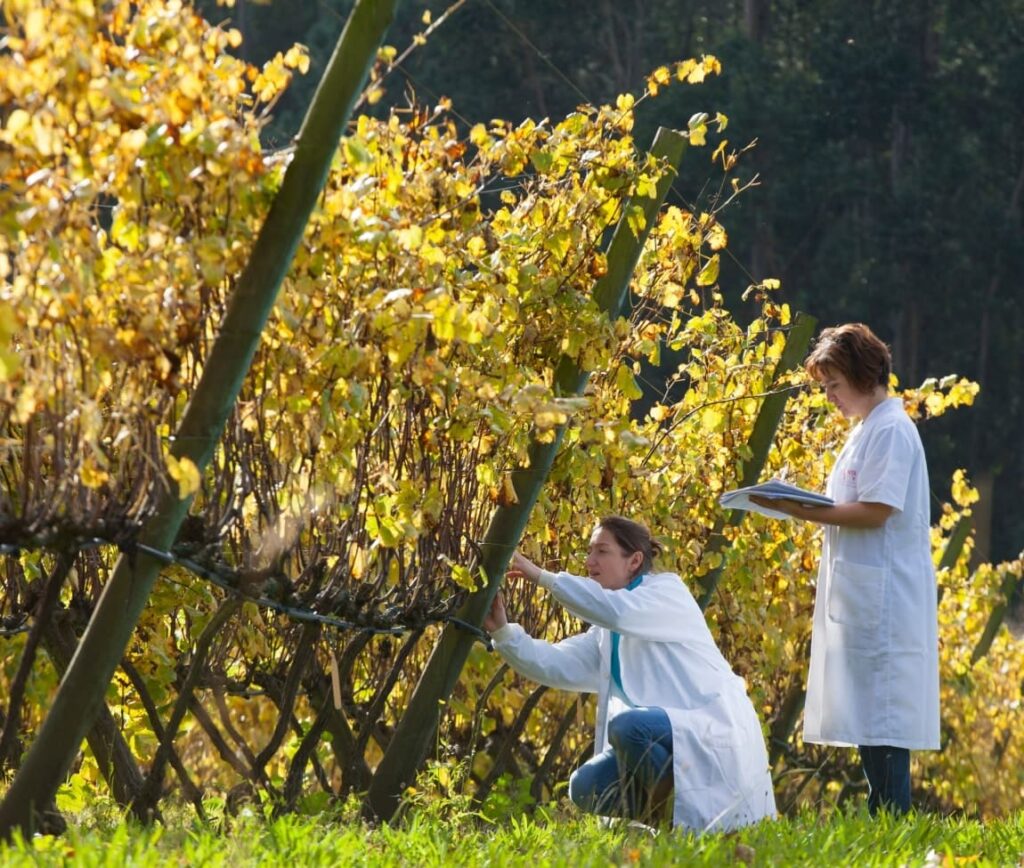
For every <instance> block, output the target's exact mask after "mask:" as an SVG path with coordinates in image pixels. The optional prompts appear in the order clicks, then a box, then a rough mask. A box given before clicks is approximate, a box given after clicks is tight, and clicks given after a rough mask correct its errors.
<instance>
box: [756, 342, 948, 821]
mask: <svg viewBox="0 0 1024 868" xmlns="http://www.w3.org/2000/svg"><path fill="white" fill-rule="evenodd" d="M804 367H805V368H806V370H807V371H808V373H809V374H810V375H811V376H812V377H814V379H816V380H817V381H818V382H819V383H821V384H822V386H823V387H824V389H825V395H826V396H827V397H828V400H829V401H830V402H831V403H832V404H834V405H835V406H836V408H837V409H838V410H839V412H840V413H842V414H843V415H844V416H845V417H846V418H848V419H858V420H860V424H858V425H857V426H855V427H854V428H853V430H852V431H851V432H850V435H849V437H848V439H847V441H846V444H845V445H844V446H843V449H842V451H841V452H840V453H839V457H838V458H837V460H836V463H835V466H834V467H833V468H832V472H831V474H830V475H829V479H828V489H827V492H828V495H829V496H830V497H831V498H832V499H833V500H834V501H835V505H834V506H822V507H806V506H803V505H801V504H799V503H796V502H795V501H791V500H771V501H768V500H764V499H763V498H752V499H754V500H756V502H758V503H760V504H761V505H762V506H770V507H771V508H772V509H776V510H779V511H781V512H785V513H787V514H788V515H790V516H792V517H794V518H800V519H806V520H808V521H814V522H818V523H820V524H823V525H825V537H824V542H823V545H822V552H821V564H820V566H819V570H818V582H817V590H816V596H815V601H814V625H813V628H812V633H811V663H810V670H809V672H808V676H807V702H806V705H805V708H804V741H807V742H815V743H818V744H831V745H843V746H854V745H856V746H857V747H858V748H859V750H860V757H861V762H862V763H863V766H864V773H865V775H866V776H867V779H868V785H869V796H868V808H869V809H870V811H871V813H872V814H874V813H876V812H877V811H878V809H879V808H881V807H884V808H887V809H888V810H890V811H893V812H896V813H903V812H905V811H908V810H909V809H910V751H911V749H914V750H934V749H936V748H938V747H939V652H938V615H937V609H938V605H937V588H936V580H935V571H934V568H933V566H932V556H931V543H930V539H929V526H930V523H931V522H930V512H929V501H928V468H927V466H926V464H925V457H924V449H923V448H922V446H921V438H920V437H919V436H918V433H917V428H916V427H915V426H914V423H913V422H911V420H910V418H909V417H908V416H907V414H906V413H905V412H904V410H903V403H902V401H901V400H900V399H899V398H895V397H893V398H891V397H889V395H888V387H889V372H890V369H891V358H890V355H889V349H888V347H886V345H885V344H884V343H882V341H881V340H879V338H878V337H877V336H876V335H875V334H874V333H872V331H871V330H870V329H869V328H868V327H867V326H865V325H862V324H860V323H851V324H847V325H843V326H839V327H837V328H829V329H825V330H824V331H823V332H822V333H821V337H820V338H819V340H818V343H817V344H816V346H815V348H814V350H813V351H812V352H811V354H810V356H808V358H807V361H806V362H805V363H804Z"/></svg>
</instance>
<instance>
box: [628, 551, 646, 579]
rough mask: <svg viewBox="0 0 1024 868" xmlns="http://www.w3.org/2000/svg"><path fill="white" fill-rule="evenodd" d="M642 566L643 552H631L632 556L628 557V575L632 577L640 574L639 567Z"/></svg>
mask: <svg viewBox="0 0 1024 868" xmlns="http://www.w3.org/2000/svg"><path fill="white" fill-rule="evenodd" d="M643 564H644V553H643V552H633V554H631V555H630V556H629V572H630V574H631V575H634V576H635V575H638V574H639V572H640V567H642V566H643Z"/></svg>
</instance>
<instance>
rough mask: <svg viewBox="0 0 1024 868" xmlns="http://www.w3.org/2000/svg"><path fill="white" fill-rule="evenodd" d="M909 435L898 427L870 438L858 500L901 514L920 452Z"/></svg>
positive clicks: (885, 429)
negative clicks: (897, 511) (883, 505)
mask: <svg viewBox="0 0 1024 868" xmlns="http://www.w3.org/2000/svg"><path fill="white" fill-rule="evenodd" d="M910 435H911V432H909V431H907V430H906V429H905V428H904V427H903V426H901V425H888V426H886V427H885V428H882V429H881V430H880V431H877V432H875V433H873V434H872V437H871V441H870V442H869V443H867V444H865V445H866V447H867V448H866V449H865V452H864V455H863V458H862V459H861V462H860V472H859V474H858V477H857V500H859V501H861V502H862V503H884V504H885V505H886V506H891V507H893V508H894V509H898V510H900V511H901V512H902V511H903V506H904V504H905V503H906V499H907V490H908V489H909V487H910V473H911V470H912V469H913V467H914V460H915V458H916V457H917V453H918V452H919V451H920V450H919V449H918V448H917V447H916V444H915V443H913V442H912V441H911V436H910Z"/></svg>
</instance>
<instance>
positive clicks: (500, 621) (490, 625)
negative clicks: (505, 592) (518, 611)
mask: <svg viewBox="0 0 1024 868" xmlns="http://www.w3.org/2000/svg"><path fill="white" fill-rule="evenodd" d="M506 624H508V613H506V611H505V598H504V596H502V593H501V591H498V593H497V595H496V596H495V597H494V601H493V602H492V603H491V609H490V611H489V612H488V613H487V614H486V615H484V623H483V628H484V629H485V630H486V631H487V632H488V633H493V632H494V631H495V630H500V629H501V628H502V627H504V626H505V625H506Z"/></svg>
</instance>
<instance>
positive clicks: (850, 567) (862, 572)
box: [828, 558, 885, 630]
mask: <svg viewBox="0 0 1024 868" xmlns="http://www.w3.org/2000/svg"><path fill="white" fill-rule="evenodd" d="M884 582H885V571H884V570H883V569H882V568H881V567H872V566H868V565H867V564H858V563H854V562H853V561H845V560H843V559H842V558H837V559H836V560H835V562H834V565H833V569H832V581H831V583H830V585H829V597H828V616H829V618H830V619H831V620H832V621H835V622H836V623H839V624H845V625H846V626H848V627H856V628H860V629H862V630H874V629H875V628H876V627H878V625H879V623H880V621H881V618H882V594H883V590H884Z"/></svg>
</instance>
